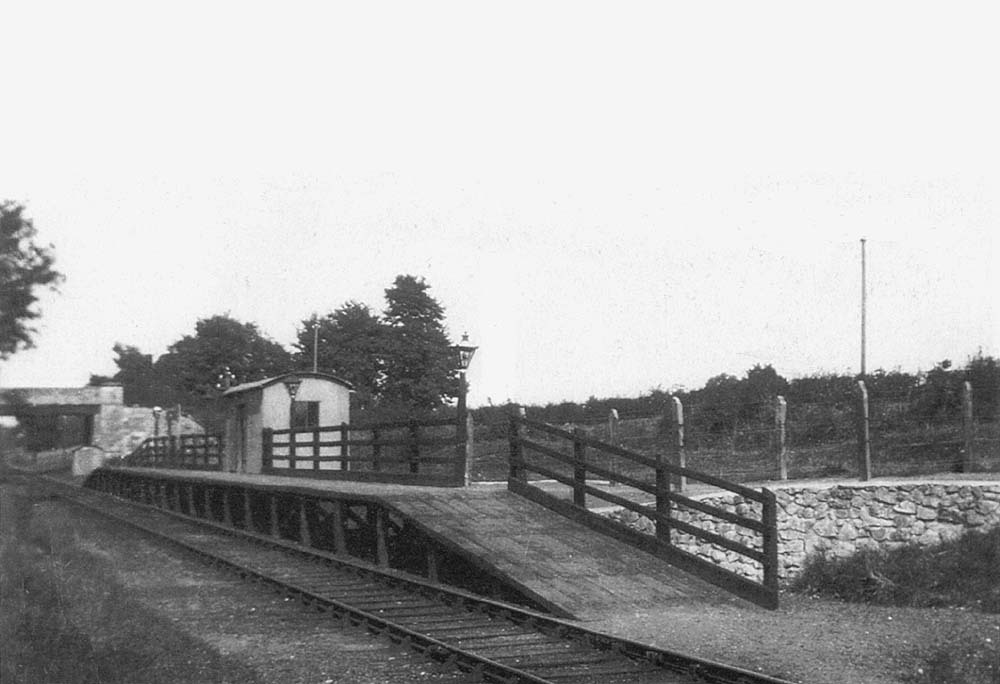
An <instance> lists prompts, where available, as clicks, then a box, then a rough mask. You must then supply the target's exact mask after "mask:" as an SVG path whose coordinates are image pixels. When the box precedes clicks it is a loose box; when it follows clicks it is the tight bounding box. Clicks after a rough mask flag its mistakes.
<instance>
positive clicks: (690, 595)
mask: <svg viewBox="0 0 1000 684" xmlns="http://www.w3.org/2000/svg"><path fill="white" fill-rule="evenodd" d="M128 470H129V471H133V472H136V473H142V474H147V475H154V474H155V475H156V476H158V477H166V478H176V479H181V480H187V481H216V482H224V483H227V484H230V485H236V486H252V487H255V488H265V489H267V488H276V489H282V490H285V491H296V490H298V491H302V492H303V493H310V494H317V493H322V492H326V493H329V494H331V495H333V496H339V497H342V498H355V499H364V500H370V501H378V502H380V503H381V504H383V505H385V506H387V507H391V508H392V509H394V510H395V511H396V512H398V513H399V514H401V515H403V516H406V517H408V518H410V519H411V520H413V521H414V522H415V524H417V525H418V526H419V527H421V528H423V529H424V530H426V531H428V532H429V533H431V534H434V535H436V536H438V537H439V538H441V539H444V540H447V541H448V542H450V543H451V544H452V545H455V546H458V547H460V548H461V549H462V550H463V551H464V552H465V553H467V554H470V555H472V556H474V557H475V558H477V559H478V561H479V562H480V563H481V564H487V565H489V566H491V567H493V568H495V569H496V570H497V571H498V572H499V573H500V574H502V575H505V576H507V577H509V578H510V579H511V580H513V581H514V582H515V583H517V584H519V585H521V586H523V587H525V588H527V589H529V590H530V591H531V592H533V593H535V594H537V595H538V596H540V597H543V598H544V599H545V600H546V601H548V602H549V603H551V604H554V605H556V606H559V607H560V608H562V609H563V610H565V611H566V612H568V613H570V614H572V615H573V616H575V617H576V618H577V619H579V620H584V621H586V620H597V619H600V618H602V617H606V616H607V615H608V614H609V613H615V614H619V615H621V614H623V613H628V612H629V611H635V612H638V611H644V612H648V611H649V610H650V609H662V610H667V609H669V607H670V606H671V604H674V605H677V604H680V603H684V604H688V605H690V603H692V602H704V603H733V602H739V603H742V601H740V599H736V598H734V597H732V596H731V595H730V594H728V593H726V592H725V591H723V590H721V589H719V588H717V587H715V586H713V585H711V584H709V583H707V582H705V581H703V580H700V579H698V578H696V577H694V576H692V575H689V574H687V573H685V572H683V571H681V570H678V569H677V568H674V567H673V566H671V565H669V564H668V563H666V562H664V561H663V560H660V559H658V558H655V557H654V556H652V555H650V554H647V553H645V552H643V551H641V550H639V549H637V548H635V547H633V546H630V545H628V544H625V543H623V542H621V541H618V540H616V539H613V538H611V537H608V536H605V535H602V534H600V533H598V532H595V531H594V530H592V529H590V528H588V527H586V526H585V525H582V524H580V523H577V522H574V521H572V520H569V519H567V518H565V517H563V516H561V515H559V514H558V513H555V512H553V511H551V510H549V509H547V508H545V507H544V506H541V505H539V504H536V503H534V502H532V501H529V500H527V499H525V498H523V497H520V496H518V495H516V494H512V493H510V492H508V491H507V489H506V487H504V486H497V485H489V486H472V487H466V488H462V489H453V488H438V487H415V486H405V485H384V484H368V483H361V482H339V481H332V480H308V479H304V478H285V477H279V476H268V475H242V474H237V473H217V472H204V471H180V470H155V469H146V468H129V469H128ZM747 605H749V604H747Z"/></svg>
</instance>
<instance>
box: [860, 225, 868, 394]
mask: <svg viewBox="0 0 1000 684" xmlns="http://www.w3.org/2000/svg"><path fill="white" fill-rule="evenodd" d="M867 307H868V287H867V284H866V273H865V239H864V238H861V377H862V378H863V377H865V322H866V321H865V318H866V315H867Z"/></svg>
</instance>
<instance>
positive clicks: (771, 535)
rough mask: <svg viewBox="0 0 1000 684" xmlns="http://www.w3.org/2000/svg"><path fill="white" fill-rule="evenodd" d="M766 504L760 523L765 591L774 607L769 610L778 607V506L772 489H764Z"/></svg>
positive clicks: (764, 503) (770, 606) (763, 507)
mask: <svg viewBox="0 0 1000 684" xmlns="http://www.w3.org/2000/svg"><path fill="white" fill-rule="evenodd" d="M761 493H762V494H763V495H764V502H763V506H762V508H761V516H760V521H761V523H762V524H763V526H764V531H763V533H762V536H763V539H762V540H761V542H762V546H763V551H764V589H765V590H767V592H768V594H769V595H770V596H769V600H772V601H773V605H768V606H767V607H768V608H777V607H778V504H777V501H776V500H775V496H774V492H772V491H771V490H770V489H762V490H761Z"/></svg>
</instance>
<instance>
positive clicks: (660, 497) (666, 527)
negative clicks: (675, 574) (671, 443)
mask: <svg viewBox="0 0 1000 684" xmlns="http://www.w3.org/2000/svg"><path fill="white" fill-rule="evenodd" d="M656 513H657V517H656V521H655V527H656V538H657V539H659V540H660V541H662V542H665V543H667V544H669V543H670V476H669V475H668V474H667V454H666V452H664V451H658V452H657V453H656Z"/></svg>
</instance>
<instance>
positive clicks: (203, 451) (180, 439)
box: [125, 435, 222, 470]
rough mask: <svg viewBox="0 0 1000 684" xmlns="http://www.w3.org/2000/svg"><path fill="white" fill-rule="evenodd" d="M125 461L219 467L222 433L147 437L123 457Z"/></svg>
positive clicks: (187, 467)
mask: <svg viewBox="0 0 1000 684" xmlns="http://www.w3.org/2000/svg"><path fill="white" fill-rule="evenodd" d="M125 465H130V466H138V467H148V468H180V469H183V470H222V436H221V435H170V436H163V437H149V438H148V439H146V440H144V441H143V442H142V444H140V445H139V446H138V448H137V449H136V450H135V451H133V452H132V453H131V454H129V455H128V456H126V457H125Z"/></svg>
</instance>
